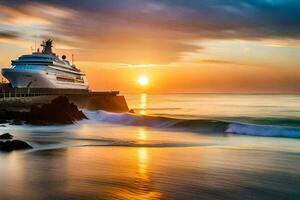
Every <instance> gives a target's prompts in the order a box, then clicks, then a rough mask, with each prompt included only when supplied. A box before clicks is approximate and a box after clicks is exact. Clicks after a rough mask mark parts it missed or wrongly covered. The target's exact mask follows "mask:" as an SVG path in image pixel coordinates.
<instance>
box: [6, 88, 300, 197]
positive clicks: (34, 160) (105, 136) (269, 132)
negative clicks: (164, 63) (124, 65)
mask: <svg viewBox="0 0 300 200" xmlns="http://www.w3.org/2000/svg"><path fill="white" fill-rule="evenodd" d="M125 97H126V99H127V102H128V104H129V107H130V108H132V109H133V110H134V111H135V113H121V114H120V113H119V114H118V113H109V112H105V111H84V112H85V114H86V115H87V116H88V118H89V119H88V120H83V121H79V122H77V123H76V124H74V125H66V126H29V125H22V126H12V125H7V126H6V127H0V133H6V132H9V133H11V134H12V135H14V136H15V139H21V140H24V141H26V142H28V143H29V144H30V145H32V146H33V147H34V149H32V150H29V151H16V152H12V153H0V199H1V200H2V199H3V200H10V199H12V200H18V199H31V200H35V199H36V200H40V199H56V200H60V199H84V200H85V199H89V200H93V199H95V200H96V199H140V200H143V199H184V200H185V199H222V200H223V199H300V170H299V169H300V95H254V94H253V95H237V94H226V95H225V94H164V95H154V94H145V93H144V94H127V95H125Z"/></svg>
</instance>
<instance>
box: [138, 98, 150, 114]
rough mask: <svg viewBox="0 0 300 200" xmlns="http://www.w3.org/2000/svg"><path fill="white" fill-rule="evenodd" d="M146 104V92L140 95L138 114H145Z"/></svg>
mask: <svg viewBox="0 0 300 200" xmlns="http://www.w3.org/2000/svg"><path fill="white" fill-rule="evenodd" d="M147 104H148V95H147V94H146V93H142V94H141V96H140V109H141V110H140V114H141V115H145V114H147V111H146V109H147Z"/></svg>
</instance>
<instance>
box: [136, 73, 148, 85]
mask: <svg viewBox="0 0 300 200" xmlns="http://www.w3.org/2000/svg"><path fill="white" fill-rule="evenodd" d="M138 83H139V84H140V85H141V86H147V85H148V84H149V78H148V77H147V76H144V75H143V76H140V77H139V79H138Z"/></svg>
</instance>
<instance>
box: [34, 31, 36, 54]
mask: <svg viewBox="0 0 300 200" xmlns="http://www.w3.org/2000/svg"><path fill="white" fill-rule="evenodd" d="M34 51H35V52H36V35H34Z"/></svg>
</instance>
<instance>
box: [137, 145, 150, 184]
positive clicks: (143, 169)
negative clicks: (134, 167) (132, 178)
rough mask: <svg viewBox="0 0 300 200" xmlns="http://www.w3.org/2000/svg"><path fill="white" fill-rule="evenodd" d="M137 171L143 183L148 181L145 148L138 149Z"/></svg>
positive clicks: (146, 151) (146, 152)
mask: <svg viewBox="0 0 300 200" xmlns="http://www.w3.org/2000/svg"><path fill="white" fill-rule="evenodd" d="M138 169H139V176H140V178H141V179H142V180H143V181H147V180H148V179H149V176H148V150H147V148H139V149H138Z"/></svg>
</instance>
